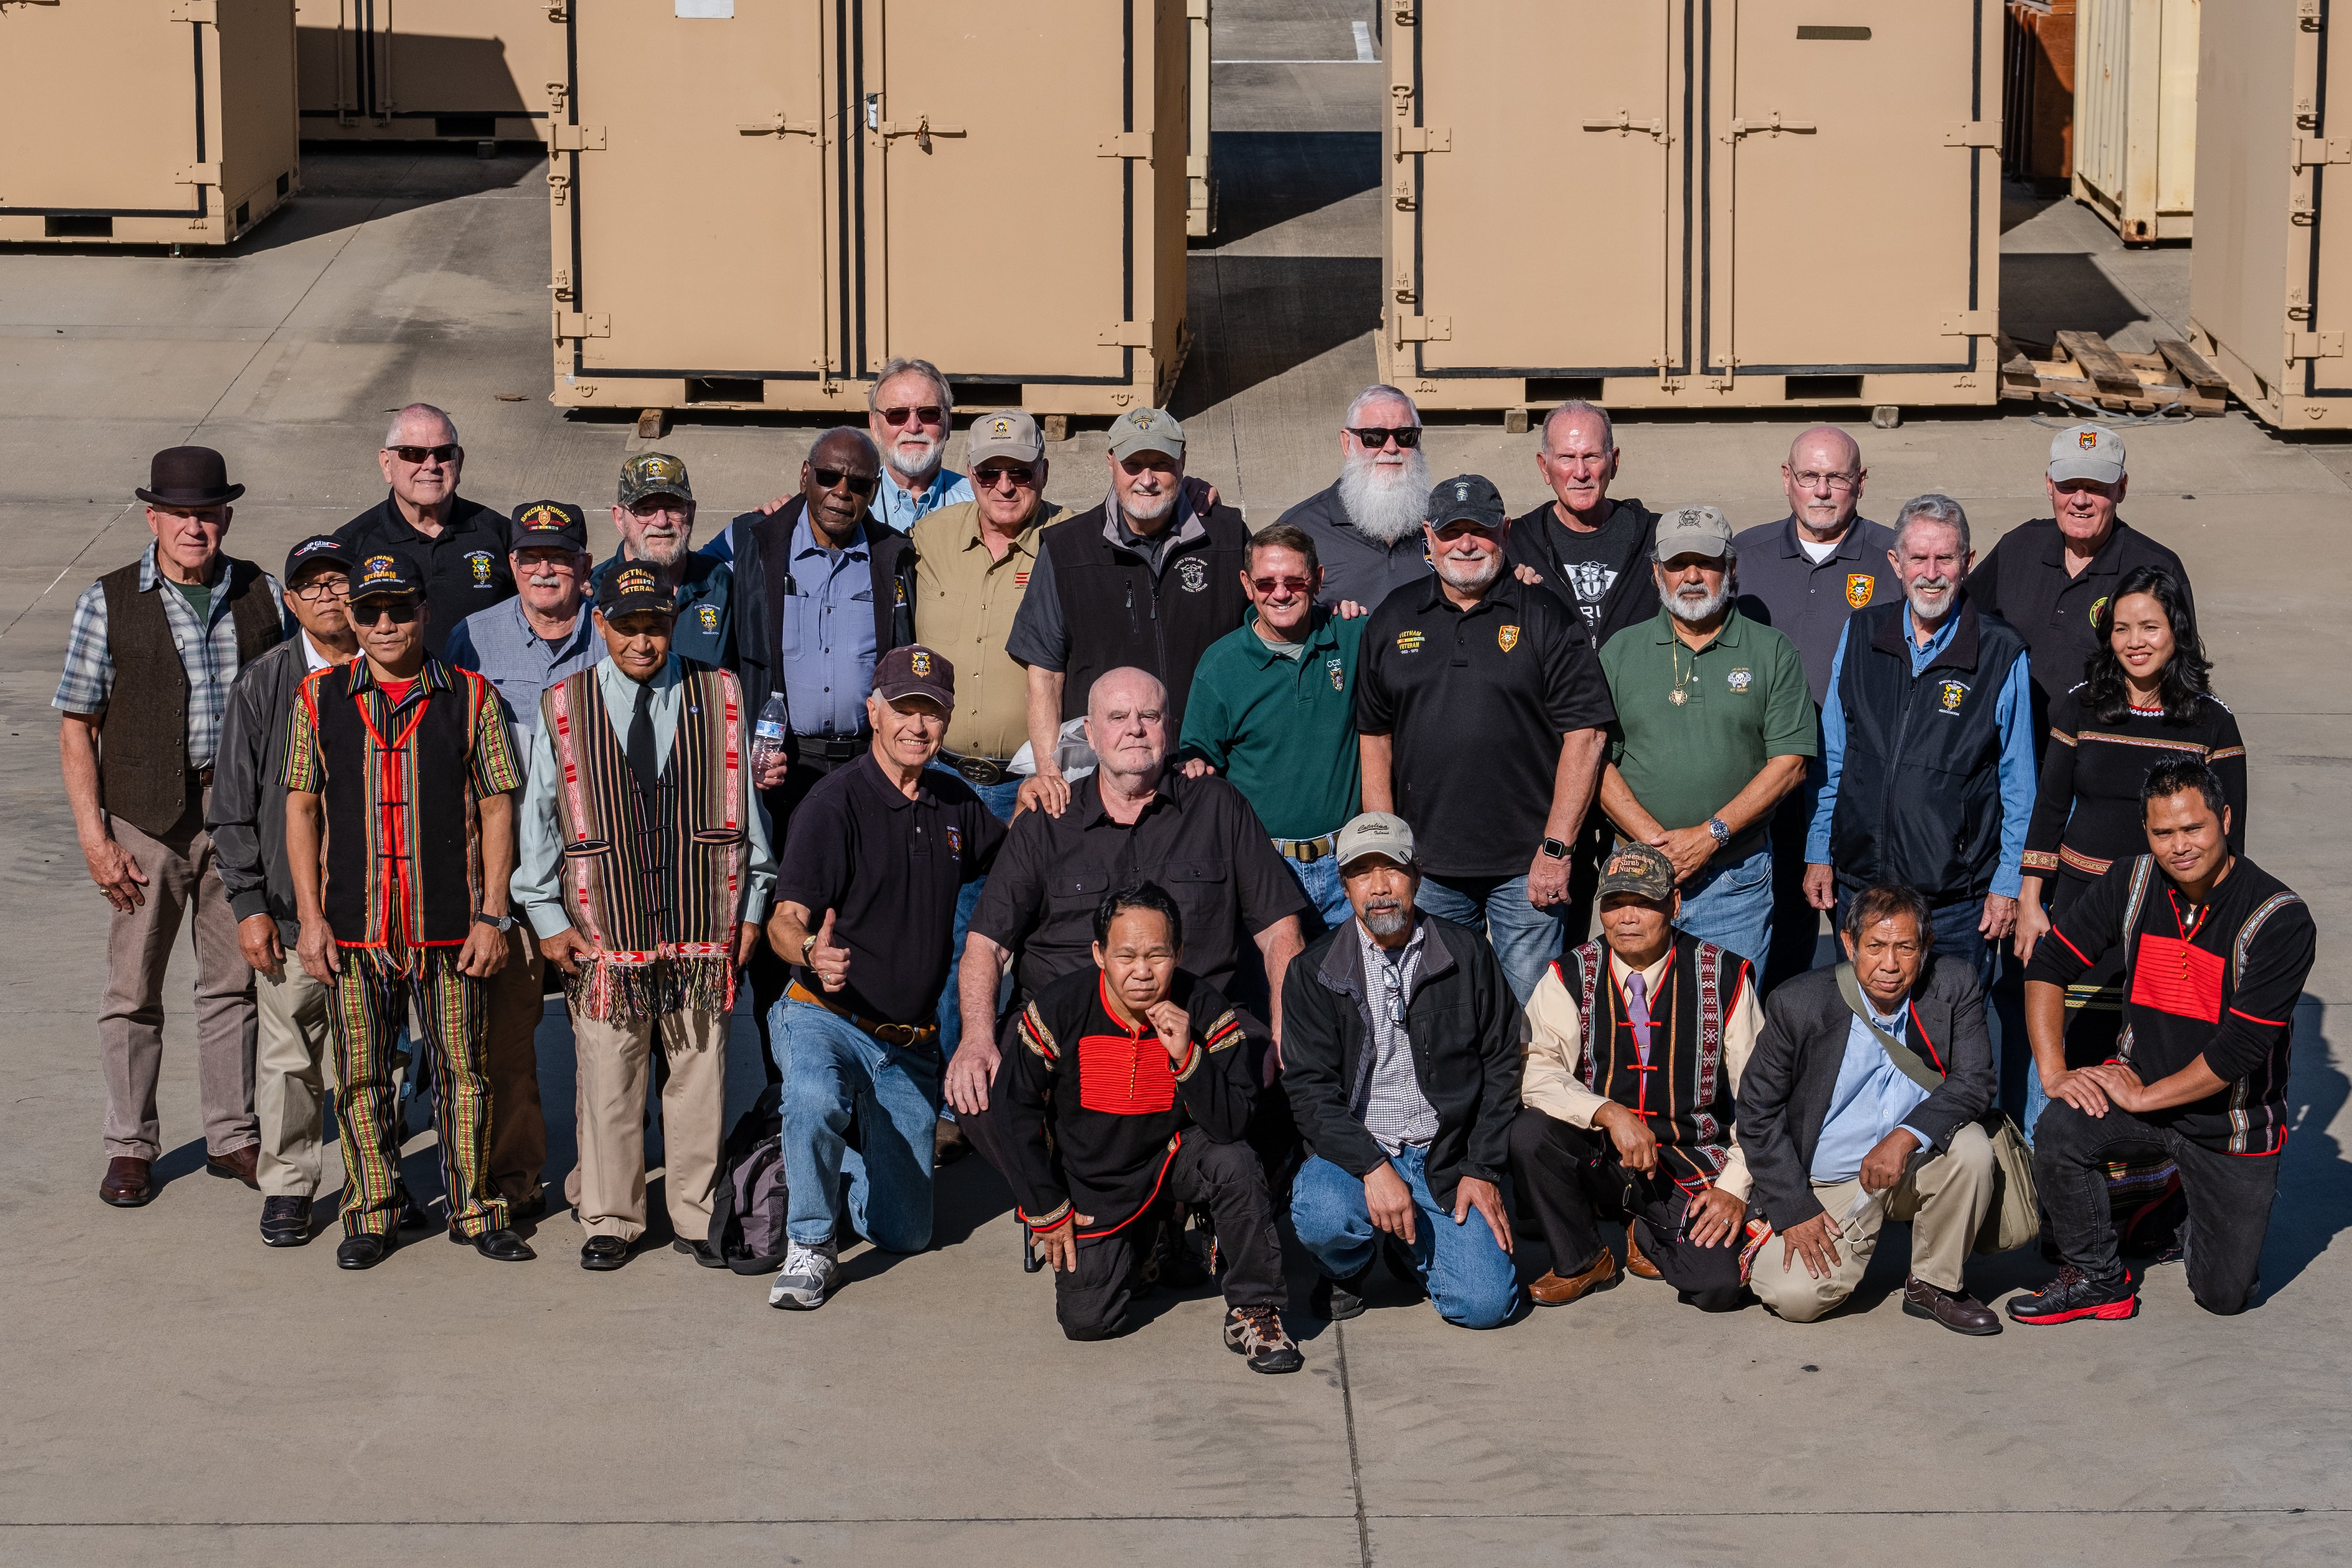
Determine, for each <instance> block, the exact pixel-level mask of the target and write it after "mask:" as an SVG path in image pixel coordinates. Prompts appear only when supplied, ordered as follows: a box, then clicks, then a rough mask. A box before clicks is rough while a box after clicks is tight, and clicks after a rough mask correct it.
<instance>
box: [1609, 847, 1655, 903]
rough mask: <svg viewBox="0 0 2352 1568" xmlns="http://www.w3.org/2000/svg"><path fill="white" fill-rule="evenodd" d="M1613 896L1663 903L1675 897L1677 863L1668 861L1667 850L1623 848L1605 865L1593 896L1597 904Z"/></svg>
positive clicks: (1610, 855)
mask: <svg viewBox="0 0 2352 1568" xmlns="http://www.w3.org/2000/svg"><path fill="white" fill-rule="evenodd" d="M1611 893H1632V894H1633V895H1634V896H1635V897H1637V898H1643V899H1654V900H1657V901H1658V902H1659V903H1664V902H1665V901H1666V900H1668V899H1671V898H1673V897H1674V896H1675V863H1674V862H1673V861H1672V860H1669V859H1667V858H1666V852H1665V851H1664V850H1663V849H1656V848H1653V847H1650V846H1649V845H1647V844H1620V845H1619V846H1617V847H1616V848H1614V849H1612V850H1611V851H1610V852H1609V858H1608V859H1607V860H1606V861H1605V862H1603V863H1602V865H1601V881H1600V884H1599V885H1598V886H1597V887H1596V888H1595V889H1593V895H1592V896H1593V897H1594V898H1595V899H1596V900H1598V899H1602V898H1606V897H1607V896H1608V895H1610V894H1611Z"/></svg>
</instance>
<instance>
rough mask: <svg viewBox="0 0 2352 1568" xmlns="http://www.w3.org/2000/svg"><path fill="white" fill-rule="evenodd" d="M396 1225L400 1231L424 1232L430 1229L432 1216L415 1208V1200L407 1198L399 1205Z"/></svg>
mask: <svg viewBox="0 0 2352 1568" xmlns="http://www.w3.org/2000/svg"><path fill="white" fill-rule="evenodd" d="M398 1224H399V1227H400V1228H401V1229H402V1230H426V1229H430V1228H431V1227H432V1225H433V1216H432V1215H429V1214H426V1213H425V1211H424V1210H423V1209H421V1208H419V1207H417V1205H416V1200H415V1198H409V1199H407V1200H406V1201H405V1202H404V1203H403V1204H402V1205H400V1219H399V1222H398ZM453 1234H454V1233H453Z"/></svg>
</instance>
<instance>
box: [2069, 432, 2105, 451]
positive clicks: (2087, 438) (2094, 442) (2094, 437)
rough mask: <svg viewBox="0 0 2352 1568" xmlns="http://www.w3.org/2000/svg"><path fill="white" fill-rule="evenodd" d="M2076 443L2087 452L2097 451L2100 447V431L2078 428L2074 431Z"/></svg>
mask: <svg viewBox="0 0 2352 1568" xmlns="http://www.w3.org/2000/svg"><path fill="white" fill-rule="evenodd" d="M2074 445H2076V446H2077V447H2081V448H2083V450H2084V451H2085V452H2095V451H2096V450H2098V447H2099V433H2098V432H2097V431H2096V430H2078V431H2076V432H2075V433H2074Z"/></svg>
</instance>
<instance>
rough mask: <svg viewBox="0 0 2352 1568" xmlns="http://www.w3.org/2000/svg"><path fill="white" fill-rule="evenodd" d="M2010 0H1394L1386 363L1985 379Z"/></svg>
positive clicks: (1856, 391)
mask: <svg viewBox="0 0 2352 1568" xmlns="http://www.w3.org/2000/svg"><path fill="white" fill-rule="evenodd" d="M2000 20H2001V12H2000V7H1999V6H1997V5H1995V6H1985V5H1979V4H1976V3H1975V0H1905V3H1904V4H1902V5H1886V4H1884V3H1883V0H1741V3H1738V4H1736V5H1735V4H1730V3H1728V0H1715V3H1709V0H1393V8H1392V10H1391V12H1390V13H1389V16H1388V23H1389V25H1388V26H1387V27H1386V29H1385V34H1386V39H1385V41H1386V47H1387V59H1388V72H1387V74H1388V95H1389V102H1388V122H1387V125H1386V126H1385V128H1384V131H1383V133H1382V134H1383V151H1384V153H1385V155H1386V158H1387V161H1388V170H1389V174H1388V179H1389V185H1390V188H1389V191H1388V200H1387V201H1386V202H1384V204H1383V208H1382V210H1383V214H1384V219H1385V221H1384V223H1383V231H1384V235H1383V244H1382V251H1383V266H1384V268H1385V276H1386V279H1387V288H1386V290H1385V295H1386V297H1385V300H1384V302H1383V307H1382V308H1383V321H1382V331H1381V340H1380V350H1381V353H1380V362H1381V374H1383V376H1384V377H1385V378H1386V379H1388V380H1389V381H1391V382H1393V383H1394V384H1397V385H1399V386H1402V387H1404V388H1406V389H1407V390H1409V391H1410V392H1411V393H1412V395H1413V396H1414V397H1415V398H1416V399H1417V400H1419V401H1420V403H1421V404H1422V405H1423V406H1424V407H1433V408H1505V409H1510V408H1543V407H1546V406H1549V405H1552V404H1555V403H1558V402H1559V401H1561V400H1562V399H1563V398H1567V397H1589V398H1594V399H1599V400H1603V401H1605V402H1606V403H1607V404H1608V405H1610V406H1612V407H1624V408H1727V407H1761V406H1775V407H1777V406H1782V405H1835V404H1873V405H1897V406H1900V405H1913V406H1920V405H1941V404H1990V403H1991V402H1992V401H1993V399H1994V396H1995V394H1996V391H1997V381H1998V377H1997V375H1996V374H1995V372H1996V365H1995V363H1994V361H1995V354H1994V348H1993V338H1994V335H1995V332H1996V331H1997V326H1998V321H1997V310H1998V303H1997V301H1998V298H1999V277H2000V273H1999V268H1998V256H1997V251H1998V247H1999V243H2000V120H1999V116H2000V92H2001V82H2000Z"/></svg>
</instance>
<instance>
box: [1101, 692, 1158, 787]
mask: <svg viewBox="0 0 2352 1568" xmlns="http://www.w3.org/2000/svg"><path fill="white" fill-rule="evenodd" d="M1087 745H1089V746H1091V747H1093V748H1094V753H1095V760H1096V761H1097V763H1099V764H1100V766H1101V768H1102V771H1103V773H1104V774H1105V775H1107V776H1106V778H1105V783H1106V784H1107V785H1108V786H1109V787H1111V788H1113V789H1115V790H1117V791H1118V793H1119V794H1121V795H1129V796H1130V797H1131V796H1135V795H1149V794H1150V793H1151V791H1152V790H1153V789H1154V788H1156V787H1157V786H1158V784H1159V783H1160V768H1161V766H1162V764H1164V763H1166V762H1167V760H1168V688H1166V687H1165V686H1162V685H1161V684H1160V679H1159V677H1157V676H1155V675H1153V674H1152V673H1151V672H1150V670H1148V669H1137V668H1134V667H1133V666H1131V665H1129V666H1123V667H1121V668H1118V669H1111V670H1106V671H1104V672H1103V673H1102V674H1101V675H1099V676H1097V677H1096V678H1095V683H1094V685H1092V686H1090V687H1088V688H1087Z"/></svg>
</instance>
